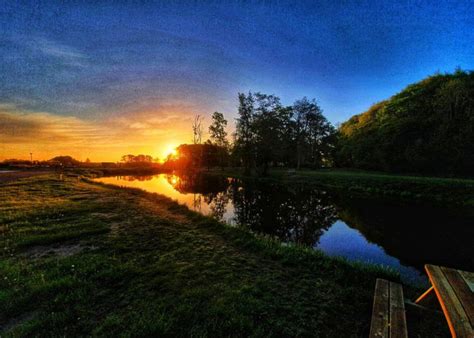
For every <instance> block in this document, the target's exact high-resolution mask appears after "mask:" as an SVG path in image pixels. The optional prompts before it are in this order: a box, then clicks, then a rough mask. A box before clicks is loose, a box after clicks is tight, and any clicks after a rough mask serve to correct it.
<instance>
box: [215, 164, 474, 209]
mask: <svg viewBox="0 0 474 338" xmlns="http://www.w3.org/2000/svg"><path fill="white" fill-rule="evenodd" d="M209 173H210V174H217V175H226V176H233V177H244V176H243V175H242V170H241V169H227V170H217V169H215V170H211V171H209ZM253 177H254V176H253ZM247 178H249V177H247ZM254 178H255V179H263V180H272V179H273V180H278V181H280V182H287V183H292V182H293V183H303V184H314V185H315V186H319V187H324V188H326V189H328V190H331V191H333V192H337V191H339V192H343V193H344V194H345V196H346V197H350V196H354V197H364V198H384V199H387V200H396V201H402V202H409V203H423V204H430V205H433V204H435V205H436V204H439V205H444V206H445V205H453V206H464V207H472V206H474V179H461V178H441V177H424V176H408V175H395V174H386V173H377V172H364V171H350V170H338V169H327V170H300V171H295V170H287V169H273V170H271V171H270V173H269V175H268V176H266V177H258V178H256V177H254Z"/></svg>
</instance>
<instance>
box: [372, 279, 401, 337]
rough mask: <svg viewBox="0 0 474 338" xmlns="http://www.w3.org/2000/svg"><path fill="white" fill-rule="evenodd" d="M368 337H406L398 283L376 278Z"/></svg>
mask: <svg viewBox="0 0 474 338" xmlns="http://www.w3.org/2000/svg"><path fill="white" fill-rule="evenodd" d="M369 337H371V338H372V337H387V338H388V337H390V338H395V337H400V338H402V337H403V338H406V337H408V334H407V324H406V317H405V304H404V302H403V290H402V286H401V285H400V284H397V283H393V282H389V281H387V280H385V279H377V281H376V283H375V295H374V305H373V309H372V321H371V324H370V335H369Z"/></svg>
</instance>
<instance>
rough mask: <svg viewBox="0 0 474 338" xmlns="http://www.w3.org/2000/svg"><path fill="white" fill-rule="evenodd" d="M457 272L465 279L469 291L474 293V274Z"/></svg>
mask: <svg viewBox="0 0 474 338" xmlns="http://www.w3.org/2000/svg"><path fill="white" fill-rule="evenodd" d="M457 272H459V274H460V275H461V277H462V278H463V279H464V281H465V282H466V284H467V286H468V287H469V289H470V290H471V291H472V292H474V272H468V271H461V270H457Z"/></svg>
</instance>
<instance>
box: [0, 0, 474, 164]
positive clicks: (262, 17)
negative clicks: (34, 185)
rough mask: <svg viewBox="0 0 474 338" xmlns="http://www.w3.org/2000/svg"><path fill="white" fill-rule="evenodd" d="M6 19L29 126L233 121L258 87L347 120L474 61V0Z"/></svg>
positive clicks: (16, 14) (7, 75)
mask: <svg viewBox="0 0 474 338" xmlns="http://www.w3.org/2000/svg"><path fill="white" fill-rule="evenodd" d="M0 27H1V29H0V55H1V63H0V74H2V76H1V77H0V107H3V108H2V109H3V111H4V112H5V111H6V110H8V113H9V114H10V115H9V116H10V117H12V116H11V115H14V114H23V115H22V116H23V117H24V118H23V119H24V120H25V119H27V118H28V116H34V113H43V114H47V115H52V116H53V117H54V118H55V117H57V116H59V117H61V116H65V117H68V118H75V119H78V120H80V123H86V124H87V123H92V122H93V123H96V124H101V123H102V124H103V125H104V124H107V123H109V122H108V121H112V120H113V121H117V120H121V121H123V125H127V126H128V127H130V126H131V125H132V124H134V123H135V124H137V123H141V124H144V123H146V122H147V121H148V120H152V119H154V120H155V121H156V120H157V119H160V118H161V119H163V120H164V121H167V120H170V119H171V120H172V121H174V120H176V119H178V120H179V119H182V121H181V122H182V125H183V126H184V125H185V123H187V121H188V120H189V118H190V116H191V115H192V114H195V113H200V114H210V113H212V112H213V111H215V110H218V111H222V112H223V113H224V114H225V115H226V116H227V117H228V118H229V119H230V120H231V119H233V118H234V117H235V114H236V111H237V109H236V105H237V99H236V98H237V92H239V91H244V92H246V91H249V90H251V91H262V92H265V93H272V94H275V95H277V96H280V97H281V98H282V101H283V103H285V104H291V103H292V102H294V101H295V100H296V99H298V98H301V97H303V96H308V97H310V98H316V100H317V101H318V102H319V103H320V105H321V107H322V108H323V110H324V112H325V115H326V116H327V117H328V119H329V120H330V121H331V122H333V123H337V122H342V121H344V120H346V119H347V118H349V117H350V116H352V115H353V114H357V113H361V112H362V111H364V110H366V109H367V108H368V107H369V106H370V105H371V104H373V103H375V102H377V101H380V100H382V99H385V98H388V97H389V96H391V95H393V94H394V93H396V92H398V91H400V90H401V89H403V88H404V87H405V86H406V85H408V84H410V83H413V82H416V81H418V80H420V79H422V78H423V77H425V76H427V75H430V74H433V73H434V72H436V71H441V72H445V71H448V72H452V71H453V70H454V69H455V68H456V67H457V66H460V67H461V68H463V69H473V68H474V67H473V63H474V2H472V1H465V2H462V1H452V2H444V1H410V2H403V1H399V2H395V1H318V2H316V1H312V2H307V3H305V2H303V1H297V2H286V1H273V2H271V1H226V2H217V1H216V2H212V1H163V2H154V3H152V2H147V1H141V2H139V1H137V2H135V3H134V4H132V3H131V2H125V1H115V2H100V1H93V2H92V1H90V2H89V4H85V3H83V2H79V1H77V2H73V1H71V2H66V1H64V2H58V1H52V2H49V3H48V2H46V3H43V4H38V3H37V2H31V3H28V2H27V1H25V2H19V1H18V2H14V1H12V2H6V1H5V2H2V3H1V4H0ZM25 114H26V115H28V116H26V115H25ZM12 118H13V117H12ZM23 122H25V121H23ZM177 124H178V125H181V124H179V123H178V122H177ZM171 125H173V124H171ZM136 126H137V127H138V126H139V125H138V124H137V125H136ZM148 127H150V128H162V129H163V128H164V127H163V126H160V125H159V124H157V123H149V124H148ZM183 128H184V127H183ZM132 129H140V128H132ZM91 132H92V131H91ZM157 133H158V132H157ZM137 137H138V135H137ZM179 137H182V136H179ZM179 137H178V136H177V135H175V138H179ZM157 141H159V140H158V139H153V142H157ZM161 141H162V142H163V140H161ZM4 149H5V148H4ZM7 150H11V147H10V148H8V149H7ZM0 152H1V148H0ZM0 157H1V153H0Z"/></svg>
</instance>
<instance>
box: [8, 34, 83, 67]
mask: <svg viewBox="0 0 474 338" xmlns="http://www.w3.org/2000/svg"><path fill="white" fill-rule="evenodd" d="M15 40H16V42H17V43H20V44H22V45H24V46H25V47H26V48H28V49H30V50H31V51H33V52H35V53H41V54H42V55H45V56H47V57H52V58H55V59H56V60H58V61H60V62H62V63H63V64H66V65H70V66H77V67H86V66H87V65H88V56H87V55H86V54H85V53H83V52H81V51H79V50H77V49H76V48H74V47H71V46H68V45H65V44H62V43H60V42H57V41H54V40H52V39H48V38H45V37H44V36H33V37H30V36H17V37H16V39H15Z"/></svg>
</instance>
